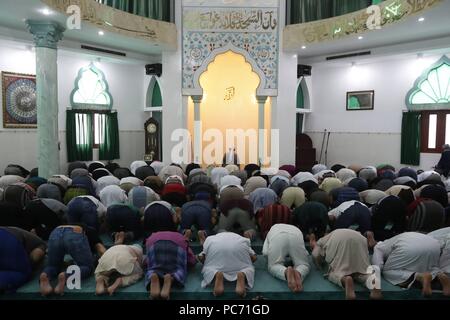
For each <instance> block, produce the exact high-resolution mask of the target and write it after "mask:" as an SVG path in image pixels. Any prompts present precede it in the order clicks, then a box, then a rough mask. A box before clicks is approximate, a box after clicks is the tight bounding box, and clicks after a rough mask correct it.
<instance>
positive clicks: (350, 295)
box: [342, 276, 356, 300]
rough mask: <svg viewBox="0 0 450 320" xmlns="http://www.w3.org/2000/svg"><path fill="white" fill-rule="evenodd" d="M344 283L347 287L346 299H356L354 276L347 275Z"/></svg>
mask: <svg viewBox="0 0 450 320" xmlns="http://www.w3.org/2000/svg"><path fill="white" fill-rule="evenodd" d="M342 283H343V284H344V287H345V299H346V300H355V299H356V294H355V288H354V283H353V278H352V277H351V276H345V277H344V278H343V279H342Z"/></svg>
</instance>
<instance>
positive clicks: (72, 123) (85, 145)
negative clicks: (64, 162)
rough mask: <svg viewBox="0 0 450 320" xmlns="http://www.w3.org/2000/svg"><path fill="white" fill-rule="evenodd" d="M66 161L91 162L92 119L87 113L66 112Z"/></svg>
mask: <svg viewBox="0 0 450 320" xmlns="http://www.w3.org/2000/svg"><path fill="white" fill-rule="evenodd" d="M66 143H67V159H68V161H69V162H74V161H92V158H93V157H92V148H93V145H92V117H91V115H90V114H89V113H83V112H80V111H75V110H67V111H66Z"/></svg>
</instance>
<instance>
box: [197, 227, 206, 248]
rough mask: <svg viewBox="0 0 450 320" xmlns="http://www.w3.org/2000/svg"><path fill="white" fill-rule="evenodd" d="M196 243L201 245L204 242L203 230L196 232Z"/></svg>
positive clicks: (204, 233)
mask: <svg viewBox="0 0 450 320" xmlns="http://www.w3.org/2000/svg"><path fill="white" fill-rule="evenodd" d="M197 237H198V241H199V242H200V244H201V245H203V244H204V243H205V241H206V232H205V231H204V230H199V231H198V232H197Z"/></svg>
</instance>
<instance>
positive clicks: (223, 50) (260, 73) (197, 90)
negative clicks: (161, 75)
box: [184, 43, 277, 96]
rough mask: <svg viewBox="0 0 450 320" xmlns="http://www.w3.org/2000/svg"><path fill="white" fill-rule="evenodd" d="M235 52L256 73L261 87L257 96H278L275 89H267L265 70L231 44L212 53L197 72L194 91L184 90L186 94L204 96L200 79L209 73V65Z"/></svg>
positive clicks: (258, 88)
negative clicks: (223, 55) (219, 57)
mask: <svg viewBox="0 0 450 320" xmlns="http://www.w3.org/2000/svg"><path fill="white" fill-rule="evenodd" d="M229 51H231V52H233V53H236V54H239V55H241V56H243V57H244V59H245V62H246V63H248V64H249V65H250V66H251V69H252V71H253V72H254V73H256V74H257V75H258V77H259V80H260V82H259V85H258V87H257V88H256V93H255V94H256V95H258V96H276V95H277V90H275V89H267V88H266V76H265V74H264V72H263V70H261V69H260V67H259V66H258V64H257V63H256V61H255V60H254V59H253V58H252V57H251V56H250V54H249V53H248V52H247V51H246V50H244V49H241V48H238V47H236V46H234V45H232V44H231V43H229V44H227V45H226V46H223V47H220V48H218V49H215V50H214V51H212V52H211V54H210V55H209V56H208V58H206V59H205V60H204V61H203V64H202V65H201V66H200V67H199V68H198V69H197V70H196V71H195V73H194V78H193V85H194V88H193V89H188V90H184V91H185V93H186V94H188V95H192V96H194V95H197V96H202V95H203V88H202V86H201V84H200V78H201V77H202V75H203V74H204V73H205V72H206V71H207V69H208V67H209V65H210V64H211V63H212V62H213V61H215V60H216V57H217V56H219V55H222V54H224V53H226V52H229Z"/></svg>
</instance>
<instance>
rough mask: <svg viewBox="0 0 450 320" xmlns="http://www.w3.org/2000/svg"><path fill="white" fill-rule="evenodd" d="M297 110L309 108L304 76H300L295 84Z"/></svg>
mask: <svg viewBox="0 0 450 320" xmlns="http://www.w3.org/2000/svg"><path fill="white" fill-rule="evenodd" d="M296 107H297V110H299V109H307V110H309V109H310V102H309V90H308V85H307V84H306V80H305V78H302V79H301V80H300V81H299V83H298V85H297V104H296Z"/></svg>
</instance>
